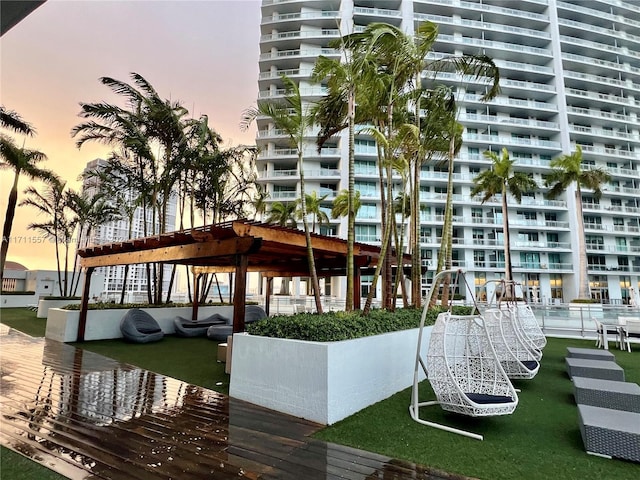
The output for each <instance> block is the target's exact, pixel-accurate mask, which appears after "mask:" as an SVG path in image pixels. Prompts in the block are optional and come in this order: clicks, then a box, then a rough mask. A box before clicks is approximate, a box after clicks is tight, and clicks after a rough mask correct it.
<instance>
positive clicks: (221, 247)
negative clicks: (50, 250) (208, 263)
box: [80, 237, 260, 268]
mask: <svg viewBox="0 0 640 480" xmlns="http://www.w3.org/2000/svg"><path fill="white" fill-rule="evenodd" d="M150 243H151V244H153V245H155V242H150ZM141 247H142V245H141ZM259 248H260V239H259V238H253V237H246V238H229V239H226V240H211V241H209V242H202V243H190V244H187V245H172V246H165V247H155V246H154V247H152V248H148V249H141V250H139V251H136V252H118V253H107V254H104V255H99V256H91V257H84V258H81V259H80V266H81V267H86V268H88V267H107V266H110V265H132V264H135V263H149V262H164V263H191V262H192V261H195V260H197V259H204V258H209V257H222V256H226V255H236V254H240V253H250V252H252V251H257V250H258V249H259Z"/></svg>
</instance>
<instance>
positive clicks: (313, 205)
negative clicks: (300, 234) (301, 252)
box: [299, 191, 329, 233]
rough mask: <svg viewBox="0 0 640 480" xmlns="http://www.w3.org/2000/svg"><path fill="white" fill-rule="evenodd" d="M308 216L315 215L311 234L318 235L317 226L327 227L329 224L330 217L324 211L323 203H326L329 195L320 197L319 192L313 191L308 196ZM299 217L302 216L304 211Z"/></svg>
mask: <svg viewBox="0 0 640 480" xmlns="http://www.w3.org/2000/svg"><path fill="white" fill-rule="evenodd" d="M306 197H307V198H306V205H307V215H309V214H310V215H313V221H312V222H311V232H312V233H316V225H318V226H319V225H325V224H327V223H329V216H328V215H327V214H326V212H325V211H324V210H322V202H324V201H325V199H326V198H327V195H323V196H321V197H318V192H316V191H313V192H311V193H307V195H306ZM299 215H300V216H302V210H300V212H299Z"/></svg>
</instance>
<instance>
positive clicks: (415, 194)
mask: <svg viewBox="0 0 640 480" xmlns="http://www.w3.org/2000/svg"><path fill="white" fill-rule="evenodd" d="M416 113H419V106H417V107H416ZM416 117H418V118H419V115H416ZM416 122H419V120H416ZM418 125H419V123H418ZM420 166H421V159H420V153H419V150H418V153H417V154H416V156H415V159H414V162H413V188H412V189H411V193H412V194H411V220H410V224H411V235H410V242H411V243H410V244H411V304H412V305H413V306H414V307H415V308H420V306H421V305H422V252H421V251H420ZM409 183H411V175H410V176H409ZM410 187H411V185H410Z"/></svg>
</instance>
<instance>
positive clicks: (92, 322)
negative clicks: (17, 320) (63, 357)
mask: <svg viewBox="0 0 640 480" xmlns="http://www.w3.org/2000/svg"><path fill="white" fill-rule="evenodd" d="M127 310H128V309H126V308H123V309H115V308H114V309H108V310H89V311H87V325H86V328H85V333H84V339H85V340H104V339H111V338H122V333H120V320H122V317H123V316H124V314H125V313H127ZM141 310H144V311H146V312H148V313H149V314H150V315H151V316H152V317H153V318H154V319H155V320H156V321H157V322H158V324H159V325H160V328H162V331H163V332H164V333H165V334H172V333H175V329H174V327H173V320H174V319H175V318H176V317H177V316H181V317H184V318H191V307H171V308H142V309H141ZM214 313H219V314H220V315H222V316H223V317H226V318H233V307H231V306H215V307H206V306H201V307H199V308H198V318H200V319H202V318H205V317H208V316H209V315H213V314H214ZM79 321H80V311H79V310H62V309H61V308H51V309H50V310H49V316H48V317H47V329H46V332H45V337H46V338H50V339H52V340H58V341H59V342H75V341H76V340H77V339H78V324H79Z"/></svg>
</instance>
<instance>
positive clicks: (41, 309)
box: [36, 298, 80, 318]
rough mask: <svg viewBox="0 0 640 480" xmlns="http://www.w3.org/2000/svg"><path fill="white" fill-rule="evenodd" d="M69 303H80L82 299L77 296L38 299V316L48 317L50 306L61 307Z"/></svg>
mask: <svg viewBox="0 0 640 480" xmlns="http://www.w3.org/2000/svg"><path fill="white" fill-rule="evenodd" d="M67 305H80V300H79V299H77V298H65V299H62V300H45V299H41V300H38V313H37V314H36V317H37V318H47V315H49V309H50V308H60V307H64V306H67Z"/></svg>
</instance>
